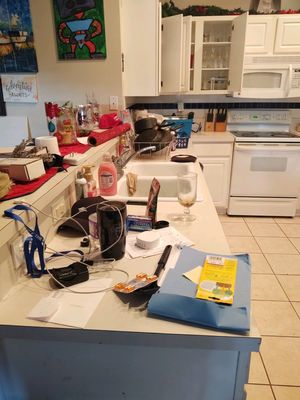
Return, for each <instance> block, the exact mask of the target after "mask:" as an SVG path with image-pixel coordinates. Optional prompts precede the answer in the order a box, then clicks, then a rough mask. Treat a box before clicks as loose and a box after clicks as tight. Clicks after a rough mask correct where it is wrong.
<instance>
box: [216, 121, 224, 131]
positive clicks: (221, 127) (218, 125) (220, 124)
mask: <svg viewBox="0 0 300 400" xmlns="http://www.w3.org/2000/svg"><path fill="white" fill-rule="evenodd" d="M225 131H226V122H216V123H215V132H225Z"/></svg>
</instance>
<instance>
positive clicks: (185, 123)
mask: <svg viewBox="0 0 300 400" xmlns="http://www.w3.org/2000/svg"><path fill="white" fill-rule="evenodd" d="M164 122H168V123H170V122H172V123H173V125H174V126H175V125H182V128H180V129H179V130H178V131H177V134H176V136H177V137H179V138H181V137H186V138H189V137H190V136H191V132H192V124H193V120H192V119H188V118H179V117H167V118H166V119H165V120H164ZM170 128H171V129H172V126H171V127H170Z"/></svg>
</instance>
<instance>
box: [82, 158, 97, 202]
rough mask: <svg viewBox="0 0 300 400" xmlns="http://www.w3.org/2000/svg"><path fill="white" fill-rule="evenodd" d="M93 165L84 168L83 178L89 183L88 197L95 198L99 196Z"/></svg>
mask: <svg viewBox="0 0 300 400" xmlns="http://www.w3.org/2000/svg"><path fill="white" fill-rule="evenodd" d="M92 168H93V166H92V165H84V166H83V170H84V173H83V176H84V178H85V179H86V181H87V197H95V196H96V195H97V184H96V181H95V179H94V177H93V173H92Z"/></svg>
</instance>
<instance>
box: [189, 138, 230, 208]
mask: <svg viewBox="0 0 300 400" xmlns="http://www.w3.org/2000/svg"><path fill="white" fill-rule="evenodd" d="M192 143H193V144H192V146H193V147H192V149H193V154H194V155H195V156H197V157H198V160H199V162H200V163H201V164H202V165H203V174H204V177H205V180H206V183H207V186H208V189H209V191H210V194H211V197H212V200H213V203H214V205H215V206H216V208H217V210H218V211H219V212H225V211H226V210H227V207H228V199H229V186H230V175H231V161H232V148H233V144H232V143H201V142H192Z"/></svg>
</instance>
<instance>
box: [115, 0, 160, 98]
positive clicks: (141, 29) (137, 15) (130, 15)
mask: <svg viewBox="0 0 300 400" xmlns="http://www.w3.org/2000/svg"><path fill="white" fill-rule="evenodd" d="M120 7H121V8H120V13H121V47H122V60H120V62H122V76H123V94H124V96H158V94H159V88H160V49H161V44H160V32H161V29H160V27H161V7H160V2H159V1H158V0H138V1H137V0H121V2H120Z"/></svg>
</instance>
